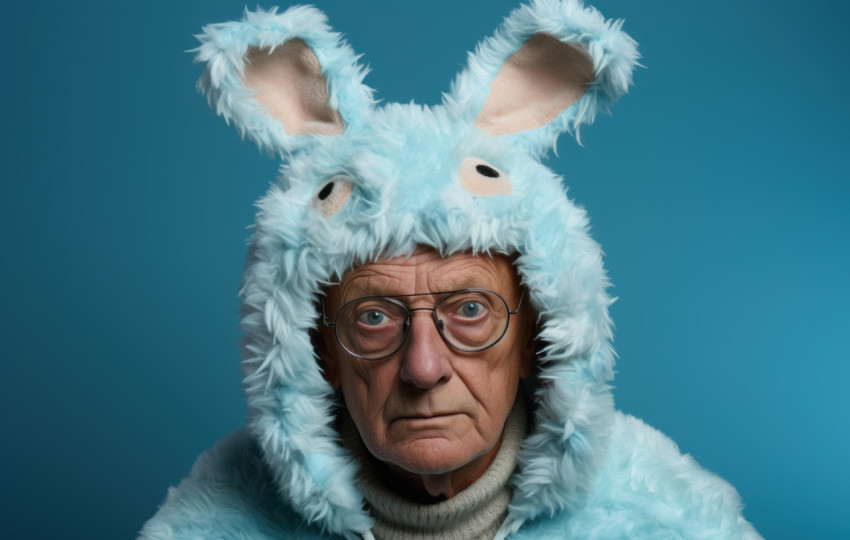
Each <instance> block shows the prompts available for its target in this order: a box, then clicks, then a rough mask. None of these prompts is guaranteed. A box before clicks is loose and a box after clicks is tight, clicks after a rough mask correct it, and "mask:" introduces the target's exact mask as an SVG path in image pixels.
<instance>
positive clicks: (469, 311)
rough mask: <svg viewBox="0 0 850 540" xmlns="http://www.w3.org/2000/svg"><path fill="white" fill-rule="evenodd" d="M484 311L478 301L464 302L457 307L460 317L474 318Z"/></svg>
mask: <svg viewBox="0 0 850 540" xmlns="http://www.w3.org/2000/svg"><path fill="white" fill-rule="evenodd" d="M482 313H484V306H483V305H482V304H481V303H480V302H465V303H464V304H463V305H461V306H460V309H458V315H460V316H461V317H467V318H474V317H478V316H480V315H481V314H482Z"/></svg>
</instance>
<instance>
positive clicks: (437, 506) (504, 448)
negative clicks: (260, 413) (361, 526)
mask: <svg viewBox="0 0 850 540" xmlns="http://www.w3.org/2000/svg"><path fill="white" fill-rule="evenodd" d="M525 434H526V413H525V405H524V403H523V399H522V397H521V396H520V397H519V398H518V399H517V402H516V404H515V405H514V408H513V410H512V411H511V414H510V415H509V416H508V420H507V422H506V423H505V429H504V431H503V434H502V442H501V445H500V446H499V451H498V452H497V453H496V457H495V458H494V459H493V463H491V464H490V467H489V468H488V469H487V471H486V472H485V473H484V474H483V475H482V476H481V477H480V478H479V479H478V480H476V481H475V482H474V483H473V484H472V485H470V486H469V487H468V488H466V489H465V490H463V491H461V492H460V493H458V494H457V495H455V496H454V497H452V498H451V499H447V500H445V501H440V502H437V503H433V504H419V503H415V502H412V501H409V500H408V499H406V498H404V497H403V496H401V495H399V494H398V493H396V492H394V491H392V490H390V489H389V488H388V487H386V485H385V484H384V483H383V482H382V481H381V479H380V477H379V474H378V471H377V470H376V468H375V465H374V463H373V462H372V460H371V459H370V456H369V454H368V451H367V450H366V448H365V447H364V446H363V443H362V442H361V440H360V437H359V435H358V434H357V430H356V428H355V427H354V425H353V423H352V422H351V420H350V419H349V420H348V421H347V422H346V425H345V426H344V428H343V443H344V444H345V446H346V447H347V448H348V449H349V451H351V452H352V454H353V455H354V456H355V458H356V459H357V461H358V462H359V463H360V470H361V474H360V478H359V485H360V488H361V490H362V491H363V496H364V497H365V498H366V501H367V502H368V504H369V509H370V512H371V514H372V517H373V518H375V526H374V528H373V529H372V534H373V535H374V536H375V538H376V539H378V540H382V539H390V538H392V539H402V540H413V539H425V538H443V539H457V540H460V539H479V538H480V539H484V538H486V539H492V538H493V536H495V534H496V532H497V531H498V530H499V526H500V525H501V524H502V522H503V521H504V519H505V517H506V516H507V515H508V503H509V502H510V500H511V488H510V486H509V485H508V479H509V478H510V477H511V474H512V473H513V471H514V468H515V467H516V459H517V454H518V453H519V448H520V445H521V444H522V441H523V439H524V438H525Z"/></svg>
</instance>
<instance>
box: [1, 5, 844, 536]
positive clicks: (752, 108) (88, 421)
mask: <svg viewBox="0 0 850 540" xmlns="http://www.w3.org/2000/svg"><path fill="white" fill-rule="evenodd" d="M317 3H318V5H319V6H320V7H321V8H322V9H323V10H325V11H326V12H327V13H328V15H329V17H330V21H331V24H332V25H333V26H334V28H336V29H337V30H339V31H342V32H344V33H345V35H346V37H347V39H348V40H349V42H350V43H351V44H352V45H353V47H354V49H355V50H356V51H357V52H359V53H362V54H363V55H364V56H363V61H364V62H365V63H368V64H369V65H370V66H371V68H372V73H371V74H370V75H369V76H368V77H367V83H369V84H370V85H371V86H373V87H374V88H376V89H377V90H378V96H379V97H380V98H382V99H384V100H385V101H402V102H408V101H410V100H415V101H416V102H419V103H425V104H436V103H437V102H438V101H439V99H440V94H441V92H442V91H444V90H446V89H447V88H448V84H449V81H450V80H451V79H452V78H453V76H454V74H455V73H456V72H457V71H458V70H459V69H460V68H461V66H462V64H463V62H464V61H465V55H466V51H467V50H469V49H470V48H472V47H473V46H474V45H475V43H476V42H477V41H478V40H479V39H481V38H482V37H484V36H485V35H488V34H489V33H490V32H492V30H493V29H494V28H495V27H496V25H497V24H498V23H499V22H500V20H501V19H502V17H503V16H504V15H506V14H507V12H508V11H509V10H510V9H511V8H512V7H513V6H514V5H515V1H514V0H487V1H478V2H462V1H457V0H430V1H428V2H377V1H372V0H369V1H360V2H350V1H326V0H317ZM263 5H264V6H265V7H270V5H271V4H267V3H265V1H264V2H263ZM595 5H596V6H597V7H598V8H599V9H600V10H601V11H602V12H603V13H604V14H605V15H606V16H608V17H614V18H624V19H625V21H626V22H625V29H626V31H627V32H629V33H630V34H631V35H632V36H633V37H634V38H635V39H636V40H637V41H638V42H639V43H640V50H641V52H642V54H643V59H642V64H643V65H644V66H645V67H644V68H642V69H639V70H638V71H637V72H636V74H635V86H634V87H633V89H632V91H631V92H630V93H629V94H628V95H627V96H625V97H624V98H623V99H622V100H621V102H620V103H618V104H617V106H616V107H615V108H614V111H613V116H611V117H608V116H602V117H600V118H599V119H597V121H596V123H595V124H594V125H593V126H590V127H587V128H586V129H585V130H584V132H583V146H579V145H577V144H576V143H575V141H574V140H572V139H570V138H567V137H564V138H562V139H561V141H560V144H559V151H558V154H559V155H558V156H557V157H554V156H553V158H552V159H551V160H550V161H549V164H550V165H551V166H552V167H553V168H554V169H555V170H557V171H558V172H559V173H560V174H562V175H563V176H564V177H565V183H566V184H567V185H569V189H570V195H571V197H573V198H574V199H575V200H577V201H578V202H579V203H580V204H582V205H584V206H585V207H586V208H587V209H588V211H589V213H590V216H591V219H592V224H593V233H594V236H595V238H596V239H597V240H599V241H600V242H601V244H602V246H603V248H604V249H605V252H606V257H607V258H606V265H607V268H608V269H609V272H610V275H611V278H612V280H613V282H614V285H615V287H614V289H613V294H614V295H616V296H617V297H618V298H619V300H618V301H617V302H616V304H614V306H613V308H612V314H613V317H614V320H615V322H616V325H617V330H616V337H615V345H616V348H617V351H618V353H619V361H618V374H617V379H616V389H615V396H616V399H617V403H618V406H619V408H621V409H622V410H624V411H626V412H628V413H631V414H634V415H636V416H639V417H641V418H643V419H645V420H646V421H647V422H648V423H649V424H651V425H653V426H655V427H657V428H659V429H661V430H662V431H664V432H665V433H667V434H668V435H670V436H671V437H672V438H673V439H674V440H676V441H677V442H678V444H679V446H680V448H681V449H682V451H684V452H687V453H690V454H692V455H693V456H694V457H695V458H696V459H697V460H698V461H699V462H700V463H701V464H702V465H703V466H705V467H706V468H708V469H710V470H712V471H715V472H717V473H718V474H720V475H721V476H723V477H725V478H726V479H728V480H729V481H730V482H732V483H733V484H734V485H735V486H736V487H737V488H738V490H739V491H740V493H741V495H742V497H743V500H744V502H745V504H746V507H745V510H744V514H745V516H746V517H747V519H749V520H750V521H752V522H753V523H754V524H755V526H756V527H757V528H758V530H759V531H760V532H761V533H762V534H763V535H764V536H765V537H767V538H771V539H779V538H817V539H821V538H850V524H848V523H850V522H848V520H847V519H846V508H847V506H848V502H850V498H848V496H847V486H848V485H850V466H848V464H847V458H846V454H847V451H848V450H847V449H848V442H850V421H848V412H850V397H848V396H850V388H848V381H850V367H849V364H850V362H848V360H850V354H848V338H850V315H848V306H850V217H848V214H850V182H849V181H848V180H850V174H848V164H847V155H848V154H847V152H848V146H850V144H849V143H850V136H848V133H849V132H848V122H850V114H849V113H850V105H848V102H850V100H848V83H850V77H848V66H850V63H848V61H847V51H848V50H850V33H848V32H847V30H846V21H847V20H848V19H850V7H849V6H850V4H847V3H846V2H839V1H837V0H836V1H828V0H812V1H811V2H806V3H801V2H792V1H784V0H773V1H766V0H764V1H754V0H715V1H713V2H682V1H678V0H646V1H642V2H636V1H628V0H599V1H597V2H596V3H595ZM253 6H254V4H253V3H252V4H251V7H253ZM242 9H243V4H242V3H240V2H236V1H223V0H219V1H212V0H181V1H179V2H161V1H159V2H156V1H155V2H98V1H88V2H56V1H54V2H50V1H46V2H41V3H39V4H38V7H32V6H31V5H30V4H26V3H23V2H18V3H9V4H7V5H5V6H4V8H3V12H4V14H3V19H4V24H3V27H4V28H3V31H2V33H0V40H2V50H3V51H4V54H3V58H2V60H0V62H2V70H3V79H2V84H0V89H1V90H0V91H2V94H3V95H2V103H3V105H4V107H5V110H6V112H5V113H4V114H3V117H4V118H5V119H6V120H4V121H3V126H2V131H3V134H4V136H3V139H4V141H5V142H3V144H2V145H0V146H2V149H1V150H0V151H2V162H0V166H2V188H0V229H2V247H3V249H2V252H3V256H2V261H0V270H2V287H0V305H2V310H0V317H2V324H0V332H2V373H0V411H2V415H3V423H2V426H3V436H2V438H0V440H2V442H0V453H1V455H2V461H1V462H2V471H0V473H2V476H1V477H0V490H1V491H0V496H2V500H0V537H2V538H8V539H30V538H32V539H41V538H44V539H52V538H87V539H100V538H103V539H113V538H132V537H134V536H135V534H136V532H137V531H138V530H139V528H140V527H141V525H142V523H143V522H144V521H145V520H146V519H147V518H149V517H150V516H151V515H152V514H153V513H154V512H155V511H156V508H157V505H158V504H159V503H160V502H161V501H162V500H163V499H164V497H165V495H166V490H167V488H168V486H170V485H173V484H175V483H177V482H178V481H179V480H180V478H181V477H183V476H184V475H186V473H187V472H188V471H189V468H190V466H191V465H192V462H193V460H194V459H195V458H196V456H197V455H198V454H199V453H200V452H202V451H203V450H204V449H206V448H209V447H210V446H211V445H212V444H213V443H215V441H216V440H217V439H219V438H221V437H223V436H224V435H225V434H226V433H228V432H229V431H231V430H233V429H236V428H238V427H239V426H240V425H242V424H243V422H244V415H245V407H244V404H243V402H242V397H241V391H240V376H239V368H238V357H239V353H238V347H237V340H238V337H239V332H238V329H237V324H238V316H237V307H238V300H237V290H238V286H239V278H240V273H241V267H242V263H243V260H244V256H245V251H246V248H245V240H246V238H247V236H248V234H249V232H248V230H247V227H248V226H249V225H250V224H251V221H252V215H253V211H254V208H253V202H254V201H255V200H256V199H257V198H258V197H260V196H261V195H262V194H263V192H264V191H265V189H266V187H267V186H268V184H269V182H271V181H272V180H273V178H274V176H275V174H276V168H277V164H276V162H275V160H273V159H270V158H269V157H267V156H265V155H262V154H259V153H258V151H257V150H256V148H255V147H253V146H252V145H251V144H249V143H246V142H240V141H239V140H238V137H237V135H236V133H235V131H234V130H233V129H232V128H231V127H229V126H227V125H225V123H224V122H223V121H222V119H221V118H218V117H216V116H215V115H214V114H213V113H212V112H211V111H210V110H209V109H208V107H207V105H206V103H205V101H204V99H203V98H201V97H200V96H199V95H198V94H197V93H196V91H195V80H196V79H197V77H198V76H199V74H200V72H201V68H200V66H198V65H196V64H193V63H192V56H191V55H190V54H188V53H187V52H186V51H187V50H188V49H191V48H192V47H194V46H195V39H194V38H193V34H194V33H197V32H198V31H199V30H200V28H201V26H202V25H204V24H209V23H214V22H220V21H225V20H231V19H235V18H239V17H241V15H242ZM842 516H844V517H842Z"/></svg>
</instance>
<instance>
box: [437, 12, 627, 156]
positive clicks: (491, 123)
mask: <svg viewBox="0 0 850 540" xmlns="http://www.w3.org/2000/svg"><path fill="white" fill-rule="evenodd" d="M621 26H622V21H611V22H609V21H606V20H605V19H604V18H603V17H602V15H601V14H600V13H599V12H598V11H597V10H595V9H594V8H591V7H588V8H585V7H584V6H583V5H582V3H581V2H580V1H579V0H534V1H532V2H531V4H529V5H525V6H522V7H520V8H518V9H516V10H514V11H513V12H512V13H511V14H510V15H509V16H508V18H507V19H505V21H504V23H503V24H502V26H501V27H499V29H498V30H497V31H496V33H495V34H494V35H493V36H492V37H490V38H487V39H485V40H484V41H483V42H482V43H480V44H479V46H478V48H477V49H476V51H475V52H474V53H471V54H470V55H469V61H468V66H467V68H466V69H465V70H464V71H463V72H461V73H460V74H459V75H458V77H457V79H455V81H454V83H453V84H452V89H451V92H449V93H448V94H446V95H445V96H444V103H445V105H446V108H447V109H449V110H450V111H451V112H452V114H453V116H456V117H459V118H466V119H467V120H469V121H472V122H474V123H475V126H476V127H477V128H478V129H480V130H482V131H484V132H485V133H487V134H488V135H493V136H497V135H511V136H514V137H515V138H516V139H517V142H518V143H519V144H523V145H526V146H528V147H529V148H530V149H531V150H534V151H535V152H545V151H546V150H548V149H549V148H552V147H554V145H555V142H556V140H557V138H558V136H559V135H560V134H561V133H563V132H565V131H569V132H576V131H577V129H578V127H579V126H580V125H581V124H589V123H591V122H592V121H593V119H594V117H595V116H596V113H597V112H598V111H607V110H608V108H609V106H610V105H611V104H613V103H614V102H615V101H616V100H617V99H618V98H619V97H620V96H621V95H623V94H624V93H625V92H626V91H627V90H628V87H629V84H631V81H632V70H633V68H634V66H635V65H636V62H637V59H638V58H639V55H638V52H637V44H636V43H635V42H634V40H632V38H630V37H629V36H628V35H626V34H625V33H624V32H622V31H621V30H620V27H621Z"/></svg>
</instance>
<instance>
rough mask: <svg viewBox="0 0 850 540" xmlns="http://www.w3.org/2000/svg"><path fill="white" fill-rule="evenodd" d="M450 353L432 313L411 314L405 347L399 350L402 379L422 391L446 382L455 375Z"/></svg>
mask: <svg viewBox="0 0 850 540" xmlns="http://www.w3.org/2000/svg"><path fill="white" fill-rule="evenodd" d="M450 354H451V350H450V348H449V346H448V345H447V344H446V342H445V341H443V338H442V336H440V333H439V332H438V331H437V327H436V325H435V324H434V318H433V316H432V315H431V312H430V311H422V312H413V313H411V314H410V329H409V330H408V335H407V344H406V347H405V348H404V349H403V350H402V364H401V379H402V380H403V381H405V382H407V383H410V384H412V385H413V386H416V387H417V388H421V389H427V388H431V387H433V386H436V385H437V384H440V383H441V382H445V381H448V380H449V379H450V378H451V377H452V374H453V373H454V371H453V370H452V365H451V362H450V361H449V355H450Z"/></svg>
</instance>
